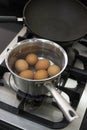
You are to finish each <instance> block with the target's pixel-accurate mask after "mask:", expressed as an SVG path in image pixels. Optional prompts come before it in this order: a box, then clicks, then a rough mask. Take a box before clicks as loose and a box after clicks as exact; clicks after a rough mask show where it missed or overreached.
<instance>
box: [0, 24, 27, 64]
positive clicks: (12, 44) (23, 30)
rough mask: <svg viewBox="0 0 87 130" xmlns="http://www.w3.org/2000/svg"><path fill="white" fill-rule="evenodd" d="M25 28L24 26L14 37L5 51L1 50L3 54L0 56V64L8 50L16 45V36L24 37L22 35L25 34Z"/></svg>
mask: <svg viewBox="0 0 87 130" xmlns="http://www.w3.org/2000/svg"><path fill="white" fill-rule="evenodd" d="M26 31H27V28H26V27H25V26H24V27H23V28H22V29H21V30H20V32H19V33H18V34H17V35H16V36H15V38H14V39H13V40H12V41H11V42H10V44H9V45H8V46H7V47H6V48H5V50H3V52H2V53H1V54H0V64H1V63H2V62H3V61H4V60H5V58H6V56H7V54H8V51H9V50H10V49H12V48H13V47H14V45H15V44H16V43H17V40H18V36H19V35H20V36H24V34H25V33H26Z"/></svg>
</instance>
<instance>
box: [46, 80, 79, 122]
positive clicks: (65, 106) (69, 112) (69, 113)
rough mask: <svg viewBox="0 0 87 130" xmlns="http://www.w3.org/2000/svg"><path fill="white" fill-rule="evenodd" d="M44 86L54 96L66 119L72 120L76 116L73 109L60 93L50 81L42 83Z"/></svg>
mask: <svg viewBox="0 0 87 130" xmlns="http://www.w3.org/2000/svg"><path fill="white" fill-rule="evenodd" d="M44 85H45V87H47V89H48V90H49V91H50V92H51V94H52V95H53V97H54V98H55V100H56V102H57V104H58V106H59V108H60V109H61V110H62V112H63V113H64V115H65V117H66V118H67V120H68V121H70V122H71V121H73V120H74V119H75V118H78V115H77V113H76V112H75V110H74V109H73V108H72V107H71V106H70V105H69V103H68V102H67V101H66V100H65V99H64V98H63V97H62V96H61V95H60V93H59V92H58V91H57V90H56V88H54V86H53V84H52V83H51V82H46V83H44Z"/></svg>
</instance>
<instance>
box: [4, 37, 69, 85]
mask: <svg viewBox="0 0 87 130" xmlns="http://www.w3.org/2000/svg"><path fill="white" fill-rule="evenodd" d="M35 41H41V42H47V43H50V44H51V45H55V46H56V47H57V48H59V49H60V50H61V51H62V52H63V54H64V57H65V64H64V67H63V68H62V69H61V71H60V72H59V73H58V74H56V75H54V76H51V77H48V78H45V79H41V80H35V79H27V78H22V77H20V76H19V75H17V74H16V73H15V72H14V71H12V69H11V68H10V67H9V65H8V57H9V55H10V53H11V52H12V51H13V50H14V49H15V48H17V47H18V46H21V45H23V44H27V43H28V42H35ZM67 63H68V56H67V54H66V51H65V50H64V49H63V48H62V47H61V46H60V45H59V44H57V43H55V42H53V41H50V40H47V39H41V38H31V39H26V40H23V41H20V42H17V43H16V44H15V46H14V47H13V48H11V49H9V51H8V54H7V57H6V58H5V64H6V66H7V68H8V70H9V71H10V72H11V74H13V75H14V76H16V77H18V78H20V79H22V80H24V81H32V82H44V81H49V80H53V79H56V78H57V77H58V76H59V75H60V74H61V73H62V72H63V71H64V70H65V68H66V66H67Z"/></svg>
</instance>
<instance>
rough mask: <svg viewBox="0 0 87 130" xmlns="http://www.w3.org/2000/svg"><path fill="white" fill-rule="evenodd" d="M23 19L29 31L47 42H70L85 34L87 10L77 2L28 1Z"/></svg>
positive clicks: (74, 0) (68, 0)
mask: <svg viewBox="0 0 87 130" xmlns="http://www.w3.org/2000/svg"><path fill="white" fill-rule="evenodd" d="M23 18H24V22H25V24H26V25H27V27H28V29H29V30H31V31H32V32H33V33H35V34H36V35H38V36H40V37H43V38H46V39H49V40H53V41H59V42H70V41H73V40H77V39H80V38H81V37H83V36H84V35H85V34H87V9H86V7H85V6H83V5H82V4H81V3H80V2H79V1H77V0H30V1H29V2H28V3H27V4H26V5H25V7H24V10H23Z"/></svg>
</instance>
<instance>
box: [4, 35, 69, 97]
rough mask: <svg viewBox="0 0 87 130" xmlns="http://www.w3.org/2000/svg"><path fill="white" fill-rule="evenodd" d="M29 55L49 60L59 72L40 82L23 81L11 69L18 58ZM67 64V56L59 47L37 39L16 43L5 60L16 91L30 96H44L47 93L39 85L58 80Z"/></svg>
mask: <svg viewBox="0 0 87 130" xmlns="http://www.w3.org/2000/svg"><path fill="white" fill-rule="evenodd" d="M29 53H35V54H37V55H38V57H43V58H47V59H49V61H51V62H53V63H54V64H56V65H58V66H60V68H61V71H60V72H59V73H57V74H56V75H54V76H51V77H48V78H46V79H42V80H35V79H25V78H22V77H20V76H18V74H17V73H16V72H15V70H13V69H12V68H13V66H14V64H15V61H16V60H17V58H18V57H23V56H26V55H27V54H29ZM57 59H58V60H57ZM67 62H68V58H67V54H66V52H65V51H64V49H63V48H62V47H61V46H60V45H58V44H56V43H54V42H52V41H49V40H46V39H38V38H33V39H27V40H24V41H21V42H19V43H17V44H16V46H15V47H14V48H13V49H12V50H10V51H9V53H8V55H7V57H6V58H5V63H6V66H7V68H8V69H9V71H10V72H11V73H12V75H13V78H14V81H15V84H16V85H17V86H18V89H19V90H21V91H23V92H25V93H29V94H31V95H42V94H45V93H46V92H47V90H46V88H45V87H43V85H39V84H42V83H44V82H46V81H48V80H51V81H54V80H55V79H58V76H60V74H61V73H62V72H63V71H64V69H65V68H66V66H67ZM24 86H25V87H24Z"/></svg>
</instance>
